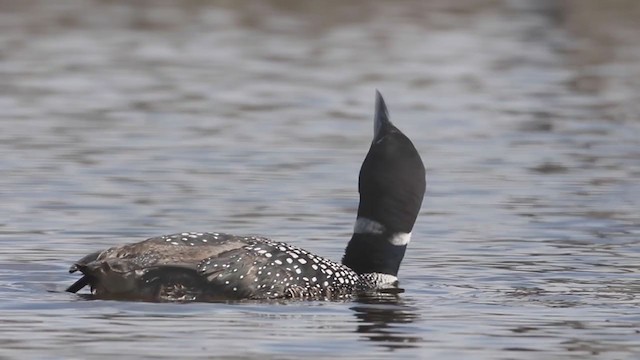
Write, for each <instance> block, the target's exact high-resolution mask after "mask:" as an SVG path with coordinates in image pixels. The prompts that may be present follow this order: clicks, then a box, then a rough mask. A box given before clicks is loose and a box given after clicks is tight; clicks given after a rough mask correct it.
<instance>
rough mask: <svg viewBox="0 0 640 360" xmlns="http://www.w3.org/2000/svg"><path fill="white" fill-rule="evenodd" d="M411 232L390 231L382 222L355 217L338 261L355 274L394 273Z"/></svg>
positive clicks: (395, 273) (402, 256)
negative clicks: (344, 248) (351, 233)
mask: <svg viewBox="0 0 640 360" xmlns="http://www.w3.org/2000/svg"><path fill="white" fill-rule="evenodd" d="M410 240H411V233H403V232H395V233H394V232H391V231H389V230H388V229H386V228H385V226H384V225H382V224H380V223H378V222H376V221H373V220H369V219H366V218H358V220H357V221H356V225H355V228H354V233H353V236H352V237H351V240H350V241H349V244H348V245H347V249H346V250H345V254H344V257H343V258H342V263H343V264H344V265H346V266H348V267H349V268H351V269H352V270H353V271H355V272H356V273H358V274H368V273H381V274H389V275H393V276H397V274H398V269H399V268H400V263H401V262H402V259H403V258H404V253H405V251H406V249H407V244H408V243H409V241H410Z"/></svg>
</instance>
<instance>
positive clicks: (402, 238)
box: [389, 233, 411, 246]
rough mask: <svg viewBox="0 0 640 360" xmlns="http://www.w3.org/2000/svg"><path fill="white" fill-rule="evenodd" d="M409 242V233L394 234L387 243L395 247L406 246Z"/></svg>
mask: <svg viewBox="0 0 640 360" xmlns="http://www.w3.org/2000/svg"><path fill="white" fill-rule="evenodd" d="M410 241H411V233H395V234H393V236H392V237H391V239H389V242H390V243H392V244H393V245H396V246H400V245H407V244H408V243H409V242H410Z"/></svg>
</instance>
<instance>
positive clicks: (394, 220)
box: [67, 93, 425, 301]
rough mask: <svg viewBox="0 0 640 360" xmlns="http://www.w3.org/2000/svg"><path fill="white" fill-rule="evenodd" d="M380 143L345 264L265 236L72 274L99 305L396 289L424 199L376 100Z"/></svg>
mask: <svg viewBox="0 0 640 360" xmlns="http://www.w3.org/2000/svg"><path fill="white" fill-rule="evenodd" d="M377 96H378V98H377V102H376V115H375V130H374V139H373V142H372V144H371V148H370V149H369V153H368V155H367V157H366V159H365V161H364V163H363V166H362V169H361V171H360V186H359V187H360V206H359V208H358V218H357V220H356V225H355V228H354V234H353V237H352V239H351V241H350V242H349V245H348V246H347V249H346V251H345V256H344V258H343V261H342V262H343V263H342V264H339V263H336V262H333V261H331V260H327V259H325V258H323V257H320V256H317V255H314V254H311V253H309V252H308V251H305V250H303V249H300V248H297V247H295V246H291V245H288V244H285V243H281V242H276V241H272V240H269V239H267V238H262V237H240V236H234V235H228V234H220V233H194V232H185V233H180V234H173V235H166V236H160V237H154V238H150V239H147V240H145V241H142V242H138V243H134V244H127V245H121V246H117V247H113V248H109V249H107V250H104V251H99V252H95V253H92V254H89V255H87V256H85V257H84V258H82V259H80V260H79V261H77V262H76V263H75V264H74V265H73V266H72V267H71V269H70V272H76V271H80V272H82V274H83V277H82V278H81V279H80V280H78V281H76V283H74V284H73V285H71V286H70V287H69V288H68V289H67V291H70V292H77V291H79V290H80V289H82V288H83V287H84V286H86V285H89V286H90V288H91V290H92V292H93V294H94V295H95V296H96V297H99V298H114V299H132V300H149V301H192V300H196V301H210V300H232V299H278V298H298V299H338V298H344V297H348V296H353V295H355V294H357V293H359V292H364V291H371V290H379V289H385V288H393V287H395V286H396V285H397V277H396V275H397V272H398V268H399V266H400V262H401V261H402V258H403V256H404V252H405V250H406V246H407V244H408V242H409V240H410V238H411V230H412V228H413V224H414V222H415V220H416V217H417V215H418V212H419V210H420V205H421V204H422V198H423V196H424V191H425V172H424V166H423V164H422V160H421V159H420V155H419V154H418V152H417V151H416V149H415V148H414V146H413V144H412V143H411V141H410V140H409V139H408V138H407V137H406V136H405V135H404V134H402V132H400V130H398V129H397V128H396V127H395V126H393V124H391V122H390V121H389V119H388V113H387V110H386V106H385V104H384V101H383V100H382V97H381V96H380V94H379V93H378V94H377Z"/></svg>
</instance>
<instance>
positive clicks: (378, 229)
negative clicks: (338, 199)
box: [353, 217, 385, 234]
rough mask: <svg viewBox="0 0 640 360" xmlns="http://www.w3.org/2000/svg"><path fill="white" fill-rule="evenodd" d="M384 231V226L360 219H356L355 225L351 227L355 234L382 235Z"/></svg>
mask: <svg viewBox="0 0 640 360" xmlns="http://www.w3.org/2000/svg"><path fill="white" fill-rule="evenodd" d="M384 230H385V228H384V225H382V224H380V223H379V222H377V221H374V220H371V219H367V218H361V217H359V218H358V219H356V225H355V226H354V227H353V232H354V233H356V234H382V233H383V232H384Z"/></svg>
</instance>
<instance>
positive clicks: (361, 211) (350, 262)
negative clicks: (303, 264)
mask: <svg viewBox="0 0 640 360" xmlns="http://www.w3.org/2000/svg"><path fill="white" fill-rule="evenodd" d="M425 187H426V181H425V169H424V165H423V163H422V159H421V158H420V154H418V151H417V150H416V148H415V147H414V146H413V143H411V140H409V138H408V137H407V136H406V135H404V134H403V133H402V132H401V131H400V130H399V129H398V128H397V127H395V126H394V125H393V124H392V123H391V121H389V113H388V111H387V106H386V105H385V103H384V99H383V98H382V95H380V93H379V92H377V91H376V111H375V115H374V133H373V141H372V142H371V147H370V148H369V153H368V154H367V156H366V158H365V159H364V162H363V163H362V167H361V169H360V179H359V186H358V188H359V192H360V205H359V206H358V218H357V219H356V224H355V227H354V231H353V237H352V238H351V241H349V245H348V246H347V249H346V251H345V255H344V257H343V258H342V263H343V264H344V265H346V266H348V267H350V268H351V269H353V270H354V271H355V272H356V273H358V274H368V273H379V274H388V275H392V276H396V275H397V274H398V268H399V267H400V263H401V262H402V258H403V257H404V253H405V250H406V248H407V244H408V243H409V241H410V240H411V231H412V230H413V225H414V223H415V221H416V218H417V217H418V212H419V211H420V206H421V205H422V198H423V197H424V192H425Z"/></svg>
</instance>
